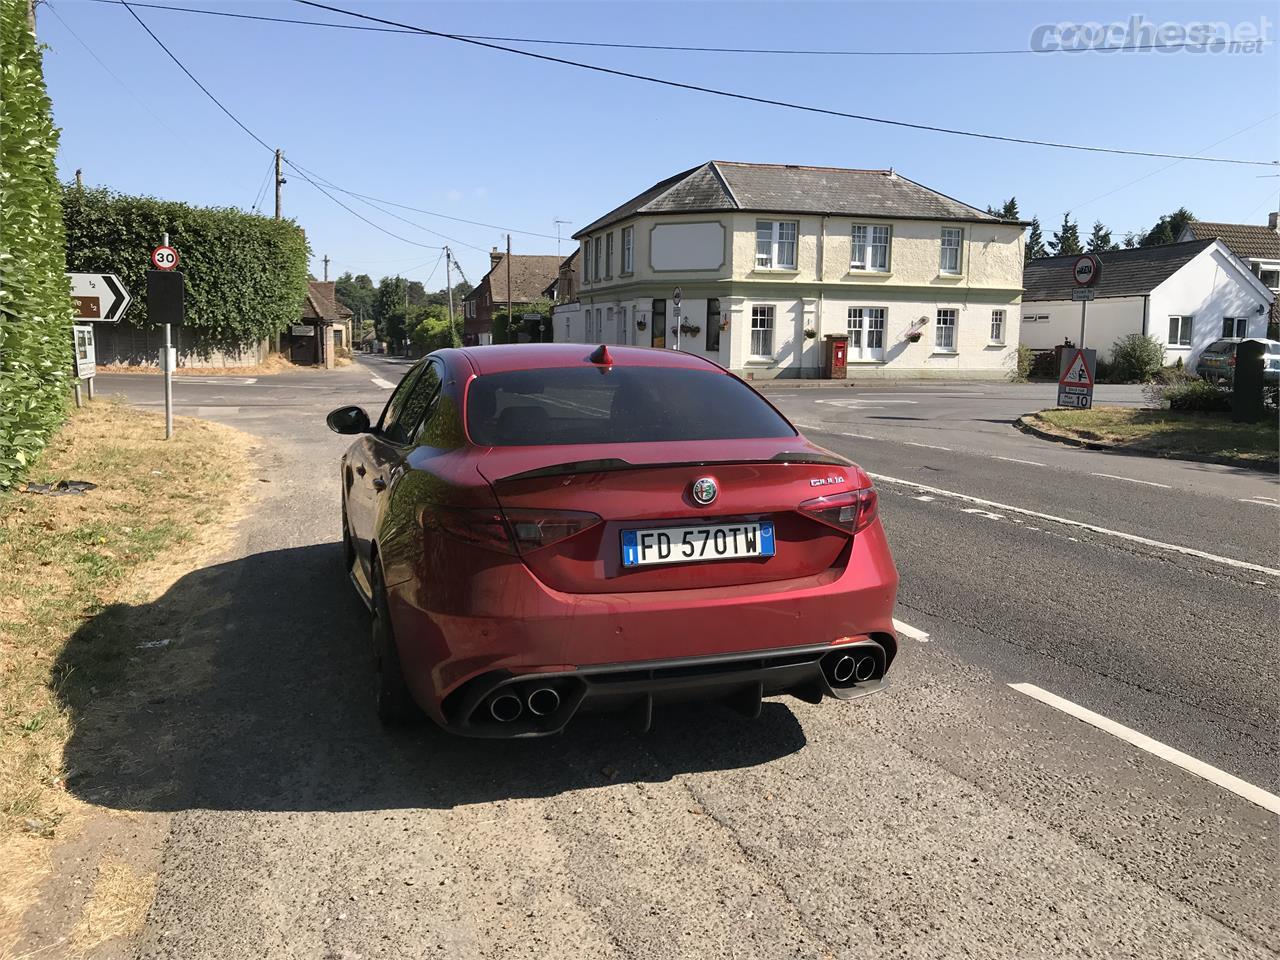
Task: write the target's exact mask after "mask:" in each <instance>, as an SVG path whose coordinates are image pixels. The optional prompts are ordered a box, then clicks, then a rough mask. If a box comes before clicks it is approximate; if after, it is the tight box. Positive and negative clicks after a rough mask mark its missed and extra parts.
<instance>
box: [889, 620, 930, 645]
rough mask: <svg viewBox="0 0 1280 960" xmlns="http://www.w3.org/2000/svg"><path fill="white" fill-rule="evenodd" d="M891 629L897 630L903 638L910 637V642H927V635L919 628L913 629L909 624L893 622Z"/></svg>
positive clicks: (898, 621) (899, 621)
mask: <svg viewBox="0 0 1280 960" xmlns="http://www.w3.org/2000/svg"><path fill="white" fill-rule="evenodd" d="M893 629H895V630H897V631H898V632H899V633H900V634H902V635H903V636H904V637H910V638H911V639H912V640H918V641H920V642H921V643H928V642H929V635H928V634H927V633H925V632H924V631H923V630H921V629H920V628H919V627H913V626H912V625H911V624H909V623H903V622H902V621H901V620H894V621H893Z"/></svg>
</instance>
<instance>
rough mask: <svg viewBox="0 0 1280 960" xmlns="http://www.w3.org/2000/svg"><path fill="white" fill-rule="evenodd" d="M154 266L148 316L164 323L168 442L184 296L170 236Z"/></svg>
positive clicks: (155, 254) (149, 280)
mask: <svg viewBox="0 0 1280 960" xmlns="http://www.w3.org/2000/svg"><path fill="white" fill-rule="evenodd" d="M151 265H152V266H153V267H155V269H154V270H148V271H147V317H148V318H149V319H150V320H151V321H152V322H155V321H157V320H158V321H160V322H161V323H163V324H164V354H163V356H162V357H161V358H160V362H161V365H162V367H163V368H164V438H165V439H166V440H168V439H170V438H171V437H172V436H173V368H174V367H176V366H177V365H178V363H177V357H176V356H175V354H176V351H175V350H174V349H173V329H172V325H173V324H175V323H176V324H181V323H182V317H183V293H184V289H183V283H182V274H181V273H179V272H177V270H176V269H175V268H176V267H177V266H178V251H177V250H175V249H174V248H173V247H171V246H169V234H167V233H166V234H165V235H164V239H163V240H161V241H160V246H158V247H156V248H155V249H154V250H152V251H151Z"/></svg>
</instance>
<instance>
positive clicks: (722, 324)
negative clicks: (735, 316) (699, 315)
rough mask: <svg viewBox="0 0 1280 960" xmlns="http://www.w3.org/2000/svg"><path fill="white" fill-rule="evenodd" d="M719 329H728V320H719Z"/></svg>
mask: <svg viewBox="0 0 1280 960" xmlns="http://www.w3.org/2000/svg"><path fill="white" fill-rule="evenodd" d="M720 329H721V330H722V331H724V330H728V329H729V321H728V320H721V321H720Z"/></svg>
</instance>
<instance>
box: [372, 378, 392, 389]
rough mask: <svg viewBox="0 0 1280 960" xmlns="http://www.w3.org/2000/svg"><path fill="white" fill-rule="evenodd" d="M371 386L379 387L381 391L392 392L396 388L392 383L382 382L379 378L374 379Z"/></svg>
mask: <svg viewBox="0 0 1280 960" xmlns="http://www.w3.org/2000/svg"><path fill="white" fill-rule="evenodd" d="M373 385H374V386H375V387H381V388H382V389H383V390H394V389H395V386H396V385H395V384H394V383H391V382H390V381H387V380H383V379H382V378H381V377H374V378H373Z"/></svg>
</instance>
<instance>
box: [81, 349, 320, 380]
mask: <svg viewBox="0 0 1280 960" xmlns="http://www.w3.org/2000/svg"><path fill="white" fill-rule="evenodd" d="M315 369H316V368H315V367H312V366H298V365H297V364H294V363H291V362H290V361H289V360H287V359H285V358H284V357H282V356H281V355H280V354H278V353H273V354H271V356H269V357H267V359H266V361H265V362H264V363H257V364H253V365H252V366H246V367H178V369H176V370H174V371H173V375H174V376H175V377H270V376H273V375H274V374H277V373H291V372H293V371H295V370H315ZM97 371H98V373H134V374H138V375H139V376H153V377H158V376H160V375H161V374H163V373H164V371H163V370H161V369H160V368H159V367H150V366H146V367H144V366H141V365H138V366H135V365H133V364H128V363H100V364H98V366H97Z"/></svg>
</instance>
